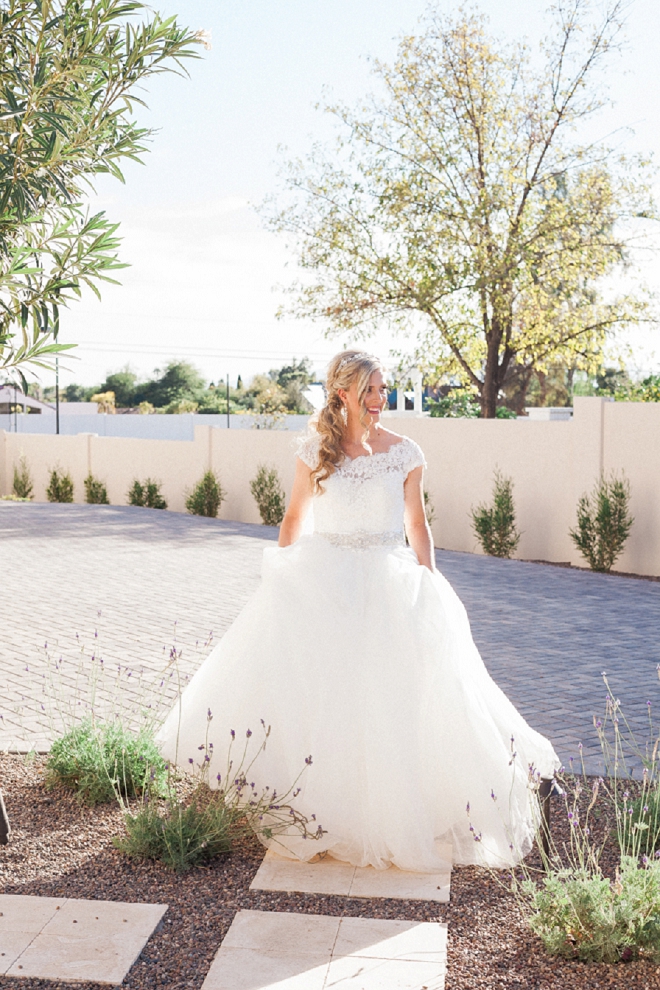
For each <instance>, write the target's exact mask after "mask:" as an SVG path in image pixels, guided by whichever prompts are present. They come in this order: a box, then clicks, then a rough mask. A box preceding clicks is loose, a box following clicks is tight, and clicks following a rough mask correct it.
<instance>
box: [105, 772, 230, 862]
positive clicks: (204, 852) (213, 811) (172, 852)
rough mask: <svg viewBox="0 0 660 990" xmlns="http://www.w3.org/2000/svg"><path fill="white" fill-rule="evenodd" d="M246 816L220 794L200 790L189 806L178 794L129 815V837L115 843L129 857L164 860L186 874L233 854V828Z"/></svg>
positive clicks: (127, 819) (145, 805)
mask: <svg viewBox="0 0 660 990" xmlns="http://www.w3.org/2000/svg"><path fill="white" fill-rule="evenodd" d="M242 816H243V812H242V811H241V810H240V809H231V808H229V807H228V806H227V805H226V804H225V803H224V801H223V800H222V797H221V796H220V795H218V794H217V793H215V794H214V793H213V792H212V791H209V790H208V789H205V788H199V789H198V790H197V791H196V792H195V794H194V795H193V798H192V800H191V801H190V803H189V804H187V805H185V804H184V803H183V802H181V801H180V800H178V799H177V798H176V796H175V795H174V794H172V795H171V798H170V800H168V801H167V802H165V804H164V805H161V804H159V802H155V801H149V802H148V803H146V804H143V806H142V807H141V808H140V810H139V811H138V812H137V813H136V814H134V815H132V814H127V815H126V816H125V819H124V824H125V827H126V835H125V836H119V837H116V838H115V839H114V840H113V841H114V844H115V846H116V847H117V849H119V850H120V851H121V852H123V853H124V854H125V855H127V856H134V857H136V858H138V859H155V860H160V861H161V862H162V863H165V865H166V866H169V867H170V868H171V869H173V870H176V871H177V873H183V872H185V871H186V870H189V869H190V868H191V867H193V866H197V865H198V864H199V863H203V862H204V861H205V860H209V859H213V858H214V857H215V856H219V855H221V854H222V853H228V852H230V851H231V846H232V825H233V824H234V822H235V820H237V819H240V818H241V817H242Z"/></svg>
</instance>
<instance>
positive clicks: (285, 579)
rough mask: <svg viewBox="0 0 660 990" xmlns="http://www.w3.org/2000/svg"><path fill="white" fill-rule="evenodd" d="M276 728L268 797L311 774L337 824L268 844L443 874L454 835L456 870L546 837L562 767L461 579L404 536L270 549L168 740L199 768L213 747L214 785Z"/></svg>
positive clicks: (165, 743)
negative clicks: (546, 808)
mask: <svg viewBox="0 0 660 990" xmlns="http://www.w3.org/2000/svg"><path fill="white" fill-rule="evenodd" d="M209 712H210V713H211V716H212V718H211V720H210V721H209V719H208V714H209ZM262 722H263V723H264V724H265V725H266V726H269V727H270V730H271V731H270V736H269V738H268V740H267V743H266V746H265V749H264V750H263V752H261V753H260V754H259V755H258V757H257V758H256V760H255V761H254V763H253V765H252V767H251V770H250V780H249V783H250V784H254V793H259V792H261V791H262V790H263V789H264V788H266V787H268V788H270V789H271V791H272V789H273V788H275V789H276V790H277V791H278V793H280V794H281V793H283V792H286V791H287V789H288V788H289V787H290V785H291V784H292V783H293V781H294V780H295V779H296V778H297V777H298V776H299V774H300V772H301V769H302V770H303V773H302V776H301V777H300V780H299V783H298V787H299V788H300V793H299V794H298V795H297V797H296V798H295V799H294V802H293V803H294V806H295V807H296V808H297V809H298V810H299V812H300V813H301V814H303V815H305V816H307V817H308V818H310V819H311V817H312V816H315V819H314V821H315V824H318V825H320V826H321V828H322V829H323V830H324V834H323V836H322V837H321V838H320V839H309V838H303V837H302V836H301V835H300V834H299V833H297V832H296V831H295V830H292V831H291V834H288V835H286V836H280V837H279V838H277V839H273V840H271V841H272V843H273V844H274V848H275V849H276V851H277V852H279V853H280V854H284V855H289V856H291V857H295V858H299V859H302V860H309V859H312V858H313V857H314V856H316V855H317V854H318V853H320V852H328V853H329V854H330V855H332V856H333V857H335V858H336V859H339V860H342V861H345V862H350V863H353V864H355V865H356V866H368V865H371V866H374V867H376V868H386V867H388V866H390V865H396V866H398V867H399V868H400V869H403V870H414V871H424V872H430V871H434V870H436V869H438V868H439V867H440V865H441V863H442V861H443V859H446V857H445V856H443V854H442V852H441V851H439V845H440V844H446V843H451V845H452V848H453V861H454V862H455V863H458V864H469V863H477V864H488V865H492V866H505V865H510V864H512V863H514V862H516V861H517V860H519V859H520V858H521V857H522V856H523V855H525V854H526V853H527V852H528V850H529V849H530V847H531V844H532V840H533V835H534V828H535V822H536V818H537V815H538V801H537V799H536V797H535V794H534V791H533V787H530V768H531V773H532V775H534V774H536V775H537V777H538V775H541V776H552V774H553V772H554V770H555V769H556V768H558V766H559V760H558V759H557V757H556V755H555V753H554V751H553V749H552V746H551V744H550V742H549V741H548V740H547V739H545V738H544V737H543V736H541V735H540V734H539V733H537V732H536V731H534V730H533V729H531V728H530V727H529V726H528V725H527V723H526V722H525V720H524V719H523V718H522V716H521V715H520V714H519V713H518V711H517V710H516V709H515V708H514V706H513V705H512V704H511V702H510V701H509V700H508V698H507V697H506V696H505V695H504V693H503V692H502V691H501V690H500V689H499V688H498V687H497V685H496V684H495V683H494V681H493V680H492V679H491V677H490V676H489V674H488V672H487V671H486V668H485V666H484V664H483V661H482V660H481V657H480V655H479V652H478V650H477V648H476V646H475V644H474V642H473V639H472V635H471V632H470V626H469V622H468V618H467V614H466V612H465V609H464V607H463V605H462V603H461V602H460V600H459V599H458V597H457V596H456V594H455V593H454V591H453V589H452V588H451V586H450V584H449V583H448V582H447V581H446V580H445V578H444V577H443V576H442V575H441V574H440V573H437V572H436V573H433V574H432V573H431V572H430V571H429V570H428V569H427V568H425V567H422V566H420V565H419V564H418V562H417V558H416V556H415V554H414V553H413V551H412V550H411V549H409V548H406V547H403V546H400V547H395V548H391V547H390V548H372V549H365V550H353V549H350V550H349V549H344V548H341V547H336V546H334V545H332V544H331V543H329V542H328V541H326V540H325V539H324V538H323V537H322V536H320V535H313V536H305V537H302V538H301V539H300V540H299V541H298V542H297V543H295V544H293V545H292V546H290V547H286V548H284V549H282V548H279V547H272V548H268V549H266V550H265V551H264V562H263V575H262V582H261V584H260V587H259V589H258V590H257V592H256V593H255V594H254V596H253V597H252V599H251V600H250V601H249V602H248V604H247V605H246V606H245V608H244V609H243V611H242V612H241V614H240V615H239V617H238V618H237V619H236V621H235V622H234V624H233V625H232V627H231V628H230V629H229V630H228V632H227V633H226V634H225V636H224V637H223V639H222V640H221V642H220V643H219V645H218V646H216V647H215V649H214V650H213V651H212V653H211V654H210V655H209V656H208V657H207V659H206V660H205V661H204V663H203V664H202V666H201V667H200V668H199V670H198V671H197V673H196V674H195V676H194V677H193V678H192V680H191V681H190V683H189V685H188V686H187V687H186V689H185V691H184V692H183V695H182V697H181V699H180V702H179V703H177V705H175V707H174V708H173V710H172V711H171V713H170V714H169V716H168V718H167V720H166V722H165V723H164V725H163V727H162V729H161V731H160V734H159V741H160V744H161V749H162V752H163V754H164V756H165V757H166V758H167V759H169V760H171V761H172V762H176V763H178V764H179V765H180V766H182V767H184V768H187V767H190V766H192V765H196V764H198V763H199V760H200V752H203V753H204V754H207V753H212V761H211V766H210V770H209V780H210V783H211V786H213V785H214V782H215V781H216V771H217V772H220V773H221V775H222V773H223V772H224V770H225V769H226V765H227V762H228V758H229V747H230V743H231V737H232V730H233V733H235V735H236V742H235V743H234V744H233V751H232V752H233V756H232V759H234V760H236V757H237V755H238V753H239V752H240V751H242V747H243V746H244V745H245V746H247V749H248V759H250V758H251V755H252V754H253V753H255V752H256V751H257V749H258V747H259V746H260V745H261V741H262V739H263V729H262ZM207 733H208V738H207ZM248 733H250V735H249V737H248V735H247V734H248ZM207 743H211V744H212V745H211V748H210V749H209V748H208V747H207V748H204V749H203V750H200V747H205V746H206V745H207ZM310 756H311V763H309V764H306V762H305V761H306V760H307V759H308V758H309V757H310ZM265 844H266V845H268V844H269V843H268V841H265Z"/></svg>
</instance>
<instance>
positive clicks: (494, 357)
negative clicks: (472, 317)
mask: <svg viewBox="0 0 660 990" xmlns="http://www.w3.org/2000/svg"><path fill="white" fill-rule="evenodd" d="M487 339H488V351H487V354H486V369H485V373H484V383H483V385H482V386H481V418H482V419H495V416H496V414H497V396H498V395H499V391H500V384H501V382H500V374H499V372H500V368H499V356H500V342H501V340H502V330H501V327H500V326H499V325H498V323H497V321H496V320H493V321H492V322H491V326H490V334H489V335H488V338H487Z"/></svg>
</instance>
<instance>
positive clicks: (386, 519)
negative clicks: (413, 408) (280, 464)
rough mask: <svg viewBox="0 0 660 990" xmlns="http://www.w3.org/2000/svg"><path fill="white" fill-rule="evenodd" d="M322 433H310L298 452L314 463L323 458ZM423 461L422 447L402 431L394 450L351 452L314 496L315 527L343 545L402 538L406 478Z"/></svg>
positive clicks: (396, 540) (307, 461) (332, 540)
mask: <svg viewBox="0 0 660 990" xmlns="http://www.w3.org/2000/svg"><path fill="white" fill-rule="evenodd" d="M318 445H319V438H318V436H315V435H311V436H307V437H304V438H303V440H302V441H301V442H300V445H299V448H298V457H300V459H301V460H302V461H304V463H305V464H307V465H308V467H311V468H315V467H316V465H317V463H318ZM420 464H424V465H425V464H426V461H425V460H424V454H423V453H422V451H421V448H420V447H419V446H418V445H417V444H416V443H415V442H414V441H413V440H410V439H409V438H408V437H402V439H401V440H400V441H398V442H397V443H395V444H393V445H392V446H391V447H390V448H389V450H386V451H384V452H383V453H379V454H372V455H371V456H364V457H356V458H354V459H351V458H350V457H346V458H345V460H344V461H343V463H342V464H340V465H339V466H338V467H337V468H336V469H335V471H334V473H333V474H331V475H330V477H329V478H328V479H327V480H326V481H324V482H323V487H324V488H325V491H324V492H322V493H321V494H320V495H316V496H315V497H314V500H313V514H314V532H315V533H319V534H321V535H323V536H326V537H327V538H328V539H330V540H331V542H333V543H335V544H336V545H338V546H349V547H358V548H359V547H360V546H361V545H362V546H372V545H378V544H387V543H389V542H391V543H396V542H400V541H401V539H402V536H403V483H404V481H405V480H406V477H407V476H408V474H409V473H410V471H412V470H413V468H416V467H419V466H420Z"/></svg>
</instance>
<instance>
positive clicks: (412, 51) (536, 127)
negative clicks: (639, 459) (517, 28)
mask: <svg viewBox="0 0 660 990" xmlns="http://www.w3.org/2000/svg"><path fill="white" fill-rule="evenodd" d="M624 7H625V3H624V2H623V0H607V6H606V9H605V10H604V12H603V15H602V19H601V20H600V21H597V20H595V19H594V18H595V17H596V15H594V18H592V14H591V10H590V3H589V0H558V2H557V3H556V4H555V6H554V7H553V11H554V23H553V25H552V26H551V27H550V29H549V30H548V32H547V36H546V41H545V42H544V45H543V56H544V64H543V66H542V67H541V68H540V69H537V68H536V67H535V65H533V64H532V62H531V60H530V57H529V53H528V51H527V49H526V48H525V46H524V45H523V44H515V45H509V44H505V43H504V42H501V41H498V40H497V39H495V38H493V37H491V36H489V34H488V32H487V25H486V21H485V18H484V17H482V16H480V15H478V14H475V13H466V12H465V11H460V12H459V13H458V14H457V15H456V17H455V18H454V19H452V18H450V17H448V16H447V17H445V16H444V15H442V14H441V13H440V12H439V10H438V9H437V8H436V7H435V6H434V5H431V7H430V8H429V10H428V13H427V17H426V22H425V27H424V29H423V30H422V31H421V33H420V34H419V35H418V36H415V37H405V38H404V39H403V40H402V42H401V43H400V46H399V50H398V56H397V59H396V61H395V63H394V64H393V65H392V66H387V65H383V64H381V63H376V65H375V72H376V76H377V78H378V81H379V83H380V84H381V90H382V92H383V95H382V96H378V97H371V98H369V99H368V100H366V101H364V102H363V103H361V104H360V105H359V106H358V107H357V108H356V109H355V110H352V109H350V108H347V107H342V106H330V107H327V108H326V109H327V110H328V111H329V112H330V113H332V114H334V115H335V117H336V118H337V119H338V120H339V122H340V124H341V125H343V128H344V134H345V135H346V136H345V138H344V139H343V140H340V141H339V144H338V147H337V146H336V145H335V146H333V148H332V150H331V151H329V152H325V151H324V150H323V149H322V148H319V147H316V148H315V150H314V151H313V152H312V153H311V155H310V156H309V157H308V158H307V159H306V160H305V161H302V162H297V163H291V164H290V165H289V167H288V170H287V174H286V185H287V189H288V193H285V194H284V195H285V196H286V197H287V198H286V200H285V201H284V202H283V203H282V204H281V206H280V207H279V208H278V209H272V208H270V207H268V208H266V211H265V212H266V215H267V218H268V219H269V222H270V225H271V227H272V228H274V229H275V230H278V231H285V232H288V233H290V234H292V235H293V236H294V239H295V244H296V250H297V254H298V259H299V262H300V264H301V266H302V267H303V268H304V269H305V270H306V273H305V282H304V283H302V282H301V283H299V284H297V285H295V286H293V287H292V291H293V293H294V302H293V304H292V306H291V309H290V311H291V312H292V313H293V314H294V315H297V316H300V317H303V318H313V319H319V320H321V321H323V323H324V324H325V328H326V333H328V334H329V335H332V334H335V333H346V332H350V333H351V334H352V335H353V336H356V335H369V334H370V333H372V332H373V331H375V330H376V329H377V328H378V327H379V326H382V325H383V323H387V324H388V325H389V326H391V327H393V328H399V329H402V330H408V331H413V332H415V333H416V334H417V335H418V347H417V352H416V355H415V357H416V360H417V361H418V363H419V365H420V366H421V367H423V368H425V369H426V370H427V371H428V372H429V374H430V376H435V380H438V378H439V377H440V376H441V375H446V376H449V375H454V376H457V377H458V378H459V379H460V380H461V381H462V382H463V383H464V384H465V385H468V386H470V387H472V388H473V389H474V390H476V391H477V392H478V394H479V397H480V402H481V412H482V415H483V416H486V417H493V416H495V415H496V409H497V405H498V396H499V393H500V391H501V389H502V387H503V385H504V383H505V381H506V378H507V374H508V372H509V369H510V368H511V366H512V364H514V363H515V364H517V365H519V366H520V367H522V368H531V369H540V370H541V371H544V370H547V367H548V366H549V365H550V364H553V363H556V362H557V361H563V362H565V363H567V364H569V365H575V364H577V365H578V366H584V367H592V366H594V365H598V364H600V363H602V350H603V346H604V343H605V340H606V338H607V336H608V334H611V333H613V332H614V331H615V330H616V329H617V328H622V327H624V326H626V325H629V324H631V323H634V322H636V321H638V320H639V319H640V318H642V317H644V316H645V314H646V313H647V305H646V302H645V300H644V298H643V297H642V296H639V297H638V296H631V295H626V294H621V295H618V296H611V297H610V296H608V297H607V298H606V297H605V296H604V294H603V293H602V292H601V286H602V284H603V280H604V279H605V278H606V277H608V276H613V275H614V274H615V273H616V272H617V271H618V270H619V269H623V268H625V265H626V263H627V261H628V260H629V257H630V251H631V249H632V245H633V244H634V242H635V238H636V237H637V236H638V235H640V234H641V233H643V230H646V227H647V226H648V225H647V224H646V220H647V219H648V218H657V213H656V207H655V204H654V201H653V196H652V192H651V177H652V173H651V172H650V170H649V168H648V165H647V163H646V162H645V161H644V160H642V159H635V158H629V159H626V158H624V157H623V156H621V155H618V154H615V152H614V151H612V150H611V149H610V148H608V147H604V146H600V145H599V146H596V145H594V144H586V143H581V142H580V140H579V136H580V133H581V132H583V131H584V127H585V122H586V121H587V119H588V118H589V117H590V116H591V115H593V114H594V113H595V111H597V110H598V109H599V107H600V106H602V104H603V102H604V97H603V96H602V94H601V91H600V90H599V86H598V79H599V78H602V72H603V70H604V69H605V65H606V59H607V56H608V54H609V53H610V52H611V51H612V50H613V49H615V48H616V47H617V39H618V36H619V32H620V29H621V17H622V12H623V9H624ZM640 224H641V228H639V225H640ZM642 228H643V229H642Z"/></svg>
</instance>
